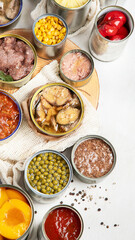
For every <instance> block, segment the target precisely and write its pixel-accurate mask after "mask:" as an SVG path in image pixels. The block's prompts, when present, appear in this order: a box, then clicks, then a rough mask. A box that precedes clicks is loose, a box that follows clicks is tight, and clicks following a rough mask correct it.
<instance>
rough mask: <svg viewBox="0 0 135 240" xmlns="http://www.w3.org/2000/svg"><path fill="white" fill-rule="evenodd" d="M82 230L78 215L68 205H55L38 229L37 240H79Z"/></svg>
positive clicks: (82, 226)
mask: <svg viewBox="0 0 135 240" xmlns="http://www.w3.org/2000/svg"><path fill="white" fill-rule="evenodd" d="M83 229H84V223H83V219H82V217H81V215H80V213H79V212H78V211H77V210H76V209H75V208H73V207H71V206H68V205H62V206H61V205H57V206H55V207H53V208H51V209H50V210H49V211H48V212H47V213H46V214H45V216H44V218H43V220H42V223H41V224H40V225H39V228H38V240H54V239H55V240H59V239H61V240H62V239H63V240H64V239H65V236H66V239H67V240H69V239H72V240H79V239H80V238H81V236H82V233H83Z"/></svg>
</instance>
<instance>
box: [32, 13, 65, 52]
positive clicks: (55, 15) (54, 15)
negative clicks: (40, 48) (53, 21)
mask: <svg viewBox="0 0 135 240" xmlns="http://www.w3.org/2000/svg"><path fill="white" fill-rule="evenodd" d="M48 16H52V17H57V18H58V19H60V20H61V21H62V22H63V24H64V26H65V28H66V35H65V37H64V39H63V40H62V41H61V42H59V43H57V44H54V45H48V44H45V43H42V42H40V41H39V39H38V38H37V37H36V35H35V31H34V30H35V25H36V23H37V22H38V21H39V20H40V19H42V18H46V17H48ZM32 32H33V35H34V37H35V39H36V40H37V41H38V42H39V43H40V44H42V45H44V46H46V47H55V46H59V45H61V43H63V42H65V41H66V38H67V35H68V26H67V23H66V22H65V20H64V19H63V18H62V17H61V16H59V15H57V14H51V13H46V14H43V15H41V16H40V17H38V18H37V19H36V20H35V22H34V23H33V27H32Z"/></svg>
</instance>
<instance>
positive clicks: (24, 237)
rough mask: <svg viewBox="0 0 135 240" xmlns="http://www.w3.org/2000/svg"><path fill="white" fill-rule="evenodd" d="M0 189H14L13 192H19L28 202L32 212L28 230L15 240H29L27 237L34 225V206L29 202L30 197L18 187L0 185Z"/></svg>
mask: <svg viewBox="0 0 135 240" xmlns="http://www.w3.org/2000/svg"><path fill="white" fill-rule="evenodd" d="M0 188H9V189H14V190H16V191H18V192H20V193H21V194H22V195H23V196H24V197H25V198H26V199H27V201H28V203H29V205H30V207H31V212H32V215H31V222H30V225H29V227H28V229H27V230H26V232H25V233H24V234H23V235H22V236H21V237H19V238H18V239H17V240H27V239H29V235H30V234H31V232H32V228H33V223H34V206H33V202H32V200H31V198H30V196H29V195H28V194H27V193H26V192H25V191H24V190H23V189H21V188H19V187H16V186H13V185H9V184H0Z"/></svg>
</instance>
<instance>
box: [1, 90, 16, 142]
mask: <svg viewBox="0 0 135 240" xmlns="http://www.w3.org/2000/svg"><path fill="white" fill-rule="evenodd" d="M18 122H19V109H18V107H17V105H16V104H15V103H14V101H13V100H12V99H11V98H10V97H8V96H6V95H4V94H3V93H0V139H4V138H6V137H8V136H9V135H11V133H12V132H13V131H14V130H15V129H16V128H17V125H18Z"/></svg>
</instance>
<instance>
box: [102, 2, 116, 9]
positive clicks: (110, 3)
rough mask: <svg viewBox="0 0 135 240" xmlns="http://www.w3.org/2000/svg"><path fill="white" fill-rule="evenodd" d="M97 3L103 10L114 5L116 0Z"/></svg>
mask: <svg viewBox="0 0 135 240" xmlns="http://www.w3.org/2000/svg"><path fill="white" fill-rule="evenodd" d="M99 2H100V7H101V8H104V7H108V6H110V5H116V4H117V2H118V0H99Z"/></svg>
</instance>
